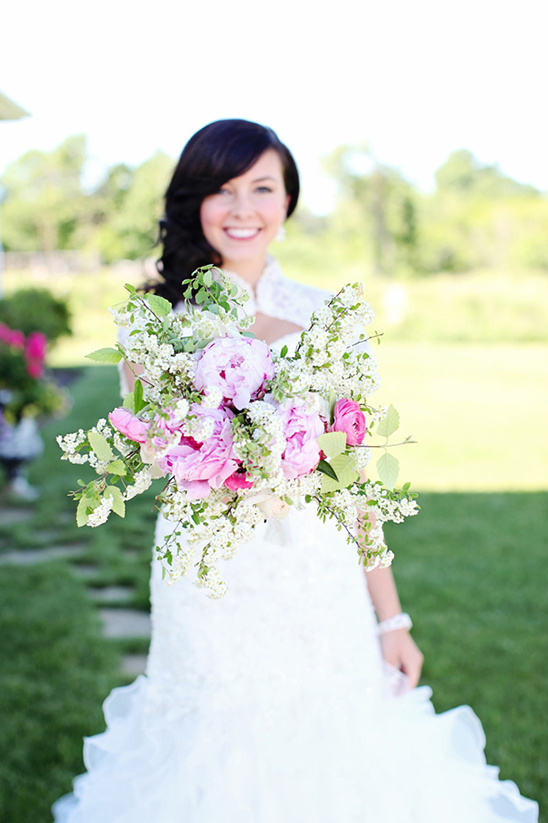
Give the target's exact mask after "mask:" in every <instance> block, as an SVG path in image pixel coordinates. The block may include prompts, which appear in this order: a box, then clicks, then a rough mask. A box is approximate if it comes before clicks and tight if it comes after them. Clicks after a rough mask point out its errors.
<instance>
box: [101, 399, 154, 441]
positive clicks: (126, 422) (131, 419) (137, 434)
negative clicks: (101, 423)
mask: <svg viewBox="0 0 548 823" xmlns="http://www.w3.org/2000/svg"><path fill="white" fill-rule="evenodd" d="M108 419H109V420H110V422H111V423H112V425H113V426H114V428H115V429H117V430H118V431H119V432H120V433H121V434H125V436H126V437H129V439H130V440H134V441H135V442H136V443H144V442H145V440H146V435H147V429H148V427H149V425H150V424H149V423H144V422H143V421H142V420H139V418H138V417H135V415H134V414H132V413H131V412H130V411H128V410H127V409H124V408H121V407H118V408H117V409H114V411H111V413H110V414H109V416H108Z"/></svg>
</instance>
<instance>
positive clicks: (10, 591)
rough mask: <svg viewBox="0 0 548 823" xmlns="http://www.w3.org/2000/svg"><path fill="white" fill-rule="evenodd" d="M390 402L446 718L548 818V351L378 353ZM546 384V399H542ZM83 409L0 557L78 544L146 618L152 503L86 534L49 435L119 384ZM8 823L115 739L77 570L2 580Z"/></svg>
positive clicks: (5, 573)
mask: <svg viewBox="0 0 548 823" xmlns="http://www.w3.org/2000/svg"><path fill="white" fill-rule="evenodd" d="M378 356H379V359H380V360H381V363H382V374H383V375H384V377H385V383H386V385H387V386H388V385H389V386H390V390H389V391H388V389H387V390H386V397H384V395H383V397H382V398H381V399H384V400H385V401H387V402H388V401H393V402H394V403H395V404H396V405H397V407H398V408H399V410H400V412H401V415H402V432H403V434H407V433H410V434H413V435H414V436H415V437H416V439H417V440H419V441H420V442H419V444H418V445H415V446H408V447H405V449H403V448H402V449H400V450H399V451H398V456H399V457H400V458H401V461H402V480H407V479H408V478H410V479H412V480H413V485H414V486H416V487H417V488H418V489H419V490H423V491H424V493H423V494H422V495H421V499H420V503H421V506H422V511H421V514H420V515H419V516H418V517H416V518H411V520H410V521H409V522H408V523H407V524H406V525H405V526H395V527H392V528H390V529H389V530H388V538H389V542H390V544H391V545H392V546H393V548H394V550H395V551H396V556H397V558H396V563H395V573H396V575H397V578H398V581H399V584H400V589H401V595H402V600H403V602H404V607H405V608H406V609H407V610H408V611H409V612H410V613H411V614H412V616H413V619H414V622H415V627H416V628H415V632H414V634H415V636H416V639H417V641H418V642H419V644H420V645H421V647H422V648H423V650H424V652H425V657H426V662H425V670H424V682H427V683H429V684H430V685H432V686H433V688H434V699H435V703H436V707H437V709H438V710H445V709H447V708H450V707H452V706H455V705H458V704H461V703H469V704H470V705H471V706H472V707H473V708H474V710H476V711H477V713H478V714H479V716H480V717H481V720H482V722H483V724H484V728H485V730H486V734H487V740H488V745H487V757H488V761H489V762H491V763H495V764H497V765H499V766H500V767H501V771H502V776H503V777H504V778H511V779H514V780H516V782H518V784H519V786H520V789H521V791H522V792H523V793H524V794H528V795H529V796H532V797H535V798H536V799H538V800H539V801H540V802H541V803H543V804H544V805H546V803H547V802H548V785H547V775H548V768H547V767H548V763H547V757H548V755H547V753H548V733H547V729H546V724H545V723H544V720H543V718H544V716H545V709H546V706H545V693H546V678H547V675H548V663H547V662H546V661H547V660H548V640H547V635H546V631H545V626H546V618H547V616H548V615H547V611H548V608H547V605H546V596H545V592H544V588H545V582H544V581H545V580H546V573H547V571H548V569H547V568H546V567H547V549H548V546H547V545H546V542H547V534H548V495H547V493H546V489H547V486H548V484H547V483H546V476H545V474H544V472H545V466H546V464H547V463H546V456H547V455H546V449H547V445H546V435H545V423H544V414H543V412H542V406H543V404H544V407H545V401H546V387H545V386H546V383H545V376H546V357H545V351H544V349H542V348H541V347H540V346H535V345H527V346H513V347H502V348H501V347H490V346H483V347H479V346H476V347H468V346H460V347H457V346H448V345H446V346H443V347H441V346H429V347H424V346H419V345H415V346H411V345H405V346H399V345H398V346H395V345H393V346H385V345H384V344H383V346H381V347H380V348H379V350H378ZM543 381H544V382H543ZM73 396H74V406H73V408H72V410H71V412H70V414H69V415H68V417H67V418H66V419H65V420H63V421H53V422H52V423H50V424H49V425H48V426H47V427H46V428H45V430H44V438H45V441H46V449H45V452H44V455H43V457H42V458H40V460H38V461H37V462H36V463H35V464H34V465H33V467H32V472H31V481H32V482H34V483H35V484H37V485H39V486H40V487H41V490H42V497H41V498H40V500H39V501H38V502H37V503H36V504H35V505H34V509H33V511H34V514H33V517H32V519H31V520H30V522H28V523H17V524H14V525H9V524H7V525H2V506H3V505H4V501H3V499H2V489H0V500H1V501H2V502H0V552H2V551H7V550H10V549H13V548H14V547H22V548H24V547H40V546H42V547H46V546H48V545H50V544H51V543H52V542H55V543H56V544H62V543H67V544H70V543H73V542H75V541H78V542H80V543H82V544H83V546H84V551H83V554H82V555H81V556H80V557H79V558H78V561H79V562H80V563H82V564H93V565H94V566H95V572H94V578H93V579H92V581H91V582H92V583H93V585H98V586H101V585H107V584H110V583H124V584H127V585H131V586H132V587H133V590H134V595H133V601H132V603H133V605H135V606H136V607H141V608H146V607H147V603H148V600H147V597H148V595H147V592H148V583H147V580H148V565H149V557H150V544H151V539H152V528H153V521H154V514H153V512H152V511H151V504H152V498H151V497H150V496H148V497H144V498H138V499H136V500H133V501H132V502H131V505H130V506H129V507H128V510H129V511H128V517H127V518H126V520H124V521H122V520H119V519H118V518H113V519H112V521H111V522H110V523H109V526H108V527H103V528H100V529H88V530H78V529H77V528H76V525H75V523H74V520H73V515H74V505H73V502H72V500H71V499H69V498H68V497H67V496H66V494H67V491H68V489H70V488H75V487H76V480H77V478H78V476H80V475H81V474H82V469H81V467H77V466H71V465H70V464H67V463H65V462H61V461H60V460H59V454H60V452H59V450H58V448H57V446H56V444H55V442H54V439H53V437H54V434H56V433H58V432H66V431H72V430H74V429H76V428H78V427H80V426H82V427H84V428H86V427H87V426H89V425H91V424H92V423H93V422H95V420H96V419H97V417H98V416H100V415H104V414H105V413H106V412H107V411H108V410H109V409H110V408H112V407H113V406H114V405H116V403H117V376H116V372H115V370H114V369H112V368H107V367H88V368H86V369H85V370H84V372H83V377H82V379H81V380H80V381H79V382H76V383H75V384H74V385H73ZM0 579H1V582H0V597H1V599H2V610H1V611H0V660H1V661H2V664H1V666H0V711H1V713H2V719H1V721H0V725H1V728H2V729H3V733H2V735H1V737H0V820H2V821H4V820H6V821H9V823H19V821H21V823H23V821H24V823H44V821H45V822H46V823H47V821H48V820H49V819H50V818H49V812H48V808H49V805H50V804H51V802H52V801H53V800H54V799H55V797H57V796H58V795H59V794H61V793H62V792H64V791H66V790H68V789H69V787H70V781H71V778H72V776H73V775H74V774H75V773H77V772H79V771H81V770H82V763H81V754H80V752H81V737H82V735H83V734H86V735H89V734H93V733H95V732H97V731H100V730H101V728H102V719H101V713H100V703H101V700H102V699H103V698H104V697H105V696H106V694H107V693H108V691H109V690H110V688H111V687H112V685H114V684H116V683H118V684H119V683H122V682H125V680H124V678H123V676H122V675H121V674H120V670H119V668H118V660H119V658H118V653H119V652H120V651H121V650H122V648H125V649H126V650H128V648H129V647H130V646H131V644H126V645H125V646H124V644H120V643H116V644H113V643H111V642H108V641H106V640H104V639H102V638H101V636H100V631H99V622H98V618H97V614H96V611H95V607H94V606H93V605H92V604H91V603H90V600H89V597H88V595H87V594H86V590H85V586H84V584H83V583H82V581H81V580H79V579H78V578H76V577H75V576H74V574H73V572H72V571H71V568H70V566H69V565H68V563H66V562H64V561H59V560H58V561H51V562H47V563H44V564H43V565H41V566H40V567H36V568H34V569H30V568H9V567H7V566H3V567H2V568H1V570H0Z"/></svg>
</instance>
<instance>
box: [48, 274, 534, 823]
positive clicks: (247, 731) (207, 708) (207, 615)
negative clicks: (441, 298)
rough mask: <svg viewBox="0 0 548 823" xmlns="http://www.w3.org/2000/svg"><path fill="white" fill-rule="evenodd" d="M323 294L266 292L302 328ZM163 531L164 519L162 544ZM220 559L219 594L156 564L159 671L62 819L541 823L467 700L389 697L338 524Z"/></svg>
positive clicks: (133, 693)
mask: <svg viewBox="0 0 548 823" xmlns="http://www.w3.org/2000/svg"><path fill="white" fill-rule="evenodd" d="M325 296H326V295H325V294H324V293H322V292H319V291H318V290H315V289H310V288H307V287H304V286H297V285H296V284H294V283H291V281H288V280H285V279H284V278H283V276H282V275H281V273H280V272H279V270H278V268H277V266H276V264H275V263H274V262H273V261H269V264H268V266H267V269H266V270H265V272H264V274H263V276H262V278H261V280H260V282H259V285H258V289H257V297H256V304H257V309H258V310H261V311H263V312H264V313H266V314H270V315H274V316H276V317H278V318H282V319H285V320H289V321H291V322H293V323H297V324H298V325H301V326H303V325H305V324H306V323H307V321H308V318H309V316H310V314H311V312H312V311H313V310H314V309H315V308H317V306H318V305H319V304H321V303H322V302H323V299H324V298H325ZM297 337H298V335H292V336H288V337H287V338H284V340H283V342H284V343H287V344H288V345H289V344H290V343H291V342H293V341H295V342H296V340H297ZM281 342H282V341H279V343H281ZM402 528H403V527H402ZM168 530H169V524H168V523H167V522H166V521H165V520H164V519H162V518H160V520H159V522H158V528H157V539H159V540H161V539H162V535H164V534H166V532H167V531H168ZM223 572H224V576H225V579H226V580H227V582H228V586H229V590H228V593H227V595H226V596H225V597H224V598H223V599H221V600H218V601H214V600H210V599H208V598H207V597H206V596H205V595H204V593H203V592H202V591H201V590H198V589H196V588H195V587H194V586H193V585H192V584H191V583H189V582H188V581H185V580H182V581H179V582H178V583H177V584H175V585H173V586H168V585H166V584H165V582H163V581H162V579H161V574H160V568H159V564H157V563H156V562H154V561H153V567H152V584H151V585H152V625H153V632H152V643H151V648H150V655H149V659H148V666H147V674H146V676H140V677H138V678H137V680H136V681H135V683H133V684H132V685H131V686H127V687H124V688H119V689H115V690H114V691H113V692H112V693H111V695H110V696H109V697H108V698H107V700H106V701H105V706H104V708H105V717H106V721H107V730H106V731H105V732H104V733H103V734H99V735H96V736H95V737H92V738H89V739H87V740H86V741H85V744H84V759H85V764H86V768H87V772H86V773H85V774H84V775H81V776H80V777H77V778H76V780H75V785H74V793H73V794H72V795H68V796H66V797H64V798H61V800H60V801H58V802H57V803H56V804H55V806H54V814H55V820H56V821H57V823H509V821H516V822H518V821H519V823H534V822H535V821H537V819H538V809H537V805H536V803H534V802H532V801H530V800H527V799H525V798H522V797H521V796H520V795H519V792H518V790H517V788H516V786H515V784H514V783H511V782H509V781H504V782H501V781H499V780H498V778H497V770H496V769H495V768H494V767H492V766H487V765H486V764H485V758H484V755H483V746H484V742H485V741H484V737H483V732H482V728H481V725H480V722H479V720H478V719H477V718H476V716H475V715H474V713H473V712H472V710H471V709H470V708H469V707H467V706H463V707H460V708H457V709H453V710H452V711H450V712H446V713H445V714H442V715H435V714H434V710H433V708H432V705H431V703H430V700H429V698H430V690H429V689H428V687H421V688H419V689H415V690H413V691H411V692H407V693H406V694H403V695H402V696H394V695H393V693H392V691H393V690H392V688H391V684H390V682H389V680H388V679H387V677H386V672H385V669H384V667H383V662H382V659H381V656H380V652H379V645H378V640H377V635H376V631H375V626H376V621H375V616H374V613H373V609H372V605H371V602H370V599H369V596H368V593H367V589H366V585H365V581H364V574H363V571H362V570H361V569H360V568H359V567H358V565H357V562H356V555H355V553H354V551H353V550H352V548H351V547H349V546H348V545H347V544H346V542H345V540H344V537H342V536H341V534H340V533H339V532H337V531H336V529H335V528H334V527H333V526H332V525H330V524H329V523H328V524H322V523H320V521H319V520H318V519H317V518H316V516H315V514H314V512H313V511H312V510H311V509H305V510H304V511H292V512H291V513H290V515H289V517H288V518H287V520H285V521H283V522H281V523H280V522H276V524H275V525H272V523H269V524H266V525H264V526H262V527H261V528H259V529H258V531H257V535H256V538H255V539H254V541H253V542H252V543H250V544H248V545H246V546H244V547H242V548H241V549H240V550H239V553H238V554H237V556H236V557H235V558H234V559H233V560H231V561H229V562H227V563H226V565H225V567H224V570H223Z"/></svg>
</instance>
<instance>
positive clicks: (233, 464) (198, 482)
mask: <svg viewBox="0 0 548 823" xmlns="http://www.w3.org/2000/svg"><path fill="white" fill-rule="evenodd" d="M191 412H192V414H196V415H198V417H208V418H210V419H212V420H213V433H212V434H211V436H210V437H208V438H207V440H205V441H204V442H202V443H199V442H197V441H196V440H194V439H193V438H192V437H186V436H185V435H184V434H183V433H182V432H181V436H180V441H179V443H178V444H177V445H175V446H170V447H169V449H168V450H167V452H166V454H165V456H164V457H160V458H158V465H159V466H160V468H161V469H162V470H163V471H164V472H166V473H168V472H169V474H173V475H174V477H175V480H176V482H177V486H178V487H179V489H183V490H185V491H186V492H187V493H188V496H189V498H190V499H191V500H197V499H199V498H203V497H207V496H208V494H209V492H210V490H211V489H212V488H215V489H216V488H219V486H221V485H222V484H223V483H224V482H225V481H226V479H227V478H228V477H230V476H231V475H233V474H234V472H235V471H236V469H237V468H238V461H237V460H236V455H235V452H234V444H233V440H232V429H231V420H232V417H233V414H232V412H231V411H230V410H229V409H209V408H204V407H203V406H200V404H199V403H193V404H192V406H191Z"/></svg>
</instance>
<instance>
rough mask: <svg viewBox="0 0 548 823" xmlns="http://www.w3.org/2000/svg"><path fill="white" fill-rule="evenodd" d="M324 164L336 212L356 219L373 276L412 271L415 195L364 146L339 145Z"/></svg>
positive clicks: (415, 241)
mask: <svg viewBox="0 0 548 823" xmlns="http://www.w3.org/2000/svg"><path fill="white" fill-rule="evenodd" d="M324 165H325V169H326V171H327V173H328V174H329V175H330V176H331V177H332V178H333V179H334V180H335V181H336V183H337V187H338V190H339V203H338V207H337V209H338V210H340V211H342V212H343V215H345V216H346V217H348V216H349V215H348V209H349V207H350V208H351V210H352V211H354V213H355V214H359V216H360V223H361V227H360V231H361V233H363V234H365V235H366V238H367V239H366V244H367V246H368V247H369V250H370V256H371V258H372V262H373V266H374V270H375V272H376V273H377V274H379V275H386V274H389V273H390V274H394V273H395V271H396V270H399V271H401V270H402V269H405V270H407V269H410V270H414V269H415V268H416V266H417V263H418V257H417V246H418V229H417V210H416V206H415V197H416V195H415V191H414V189H413V188H412V186H411V185H410V184H409V183H408V182H407V181H406V180H405V178H404V177H403V175H402V174H400V172H399V171H397V170H396V169H394V168H391V167H389V166H385V165H381V164H379V163H378V162H377V160H376V159H375V157H374V155H373V153H372V152H371V150H370V148H369V147H368V146H367V145H363V146H359V147H354V146H340V147H339V148H338V149H335V151H334V152H332V153H331V154H330V155H329V156H328V157H327V158H325V161H324ZM352 207H353V208H352ZM350 222H351V223H352V222H353V220H352V217H350ZM343 223H344V217H343Z"/></svg>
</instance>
